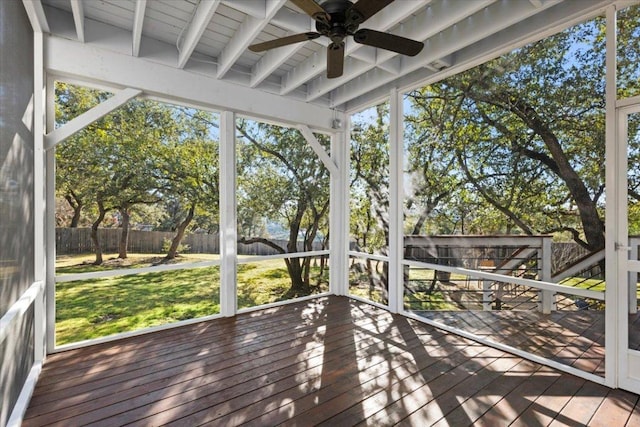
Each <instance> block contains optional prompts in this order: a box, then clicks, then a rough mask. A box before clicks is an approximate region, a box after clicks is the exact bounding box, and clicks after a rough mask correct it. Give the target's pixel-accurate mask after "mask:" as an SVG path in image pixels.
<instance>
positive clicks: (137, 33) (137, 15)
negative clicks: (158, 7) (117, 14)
mask: <svg viewBox="0 0 640 427" xmlns="http://www.w3.org/2000/svg"><path fill="white" fill-rule="evenodd" d="M146 8H147V0H137V2H136V9H135V12H134V16H133V30H132V36H131V54H132V55H133V56H139V55H140V44H141V42H142V27H143V24H144V15H145V10H146Z"/></svg>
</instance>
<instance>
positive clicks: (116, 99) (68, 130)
mask: <svg viewBox="0 0 640 427" xmlns="http://www.w3.org/2000/svg"><path fill="white" fill-rule="evenodd" d="M141 93H142V91H141V90H138V89H131V88H126V89H123V90H121V91H120V92H118V93H116V94H115V95H114V96H112V97H111V98H109V99H107V100H106V101H104V102H102V103H100V104H98V105H96V106H95V107H93V108H92V109H91V110H89V111H86V112H84V113H82V114H80V115H79V116H78V117H76V118H75V119H73V120H71V121H69V122H68V123H66V124H65V125H63V126H62V127H59V128H58V129H56V130H54V131H53V132H51V133H49V134H47V135H45V138H44V148H45V150H50V149H52V148H53V147H55V146H56V145H58V144H60V143H61V142H63V141H64V140H66V139H67V138H69V137H71V136H73V135H75V134H76V133H78V132H80V131H81V130H82V129H84V128H86V127H87V126H89V125H90V124H91V123H93V122H95V121H96V120H99V119H101V118H102V117H104V116H106V115H107V114H109V113H110V112H112V111H113V110H115V109H116V108H119V107H120V106H122V105H124V104H126V103H127V102H129V100H131V99H133V98H135V97H136V96H138V95H140V94H141Z"/></svg>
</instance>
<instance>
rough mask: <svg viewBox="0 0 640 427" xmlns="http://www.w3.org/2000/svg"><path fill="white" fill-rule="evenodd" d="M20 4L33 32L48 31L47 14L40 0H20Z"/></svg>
mask: <svg viewBox="0 0 640 427" xmlns="http://www.w3.org/2000/svg"><path fill="white" fill-rule="evenodd" d="M22 4H23V5H24V9H25V10H26V11H27V16H28V17H29V22H31V26H32V27H33V31H34V32H35V33H48V32H50V30H49V23H48V22H47V15H46V14H45V13H44V8H43V7H42V2H41V1H40V0H22Z"/></svg>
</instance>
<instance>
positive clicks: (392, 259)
mask: <svg viewBox="0 0 640 427" xmlns="http://www.w3.org/2000/svg"><path fill="white" fill-rule="evenodd" d="M389 107H390V108H389V277H388V278H387V281H388V284H387V287H388V295H389V297H388V304H389V309H390V310H391V312H392V313H399V312H401V311H402V309H403V307H404V279H403V266H402V264H401V260H402V259H403V249H404V233H403V230H404V227H403V221H404V215H403V205H404V203H403V201H404V180H403V174H404V172H403V167H402V162H403V158H404V153H403V151H404V112H403V108H402V93H400V92H398V90H397V89H393V90H391V92H390V93H389Z"/></svg>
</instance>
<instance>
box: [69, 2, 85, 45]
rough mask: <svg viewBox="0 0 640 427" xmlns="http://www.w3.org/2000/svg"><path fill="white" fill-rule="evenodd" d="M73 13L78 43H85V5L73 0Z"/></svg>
mask: <svg viewBox="0 0 640 427" xmlns="http://www.w3.org/2000/svg"><path fill="white" fill-rule="evenodd" d="M71 12H72V13H73V22H74V23H75V25H76V34H77V35H78V41H79V42H81V43H84V5H83V4H82V0H71Z"/></svg>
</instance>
